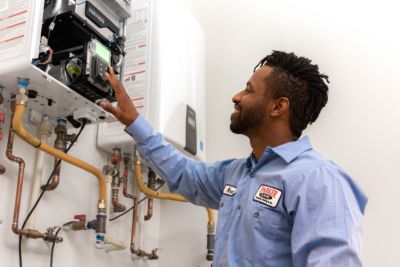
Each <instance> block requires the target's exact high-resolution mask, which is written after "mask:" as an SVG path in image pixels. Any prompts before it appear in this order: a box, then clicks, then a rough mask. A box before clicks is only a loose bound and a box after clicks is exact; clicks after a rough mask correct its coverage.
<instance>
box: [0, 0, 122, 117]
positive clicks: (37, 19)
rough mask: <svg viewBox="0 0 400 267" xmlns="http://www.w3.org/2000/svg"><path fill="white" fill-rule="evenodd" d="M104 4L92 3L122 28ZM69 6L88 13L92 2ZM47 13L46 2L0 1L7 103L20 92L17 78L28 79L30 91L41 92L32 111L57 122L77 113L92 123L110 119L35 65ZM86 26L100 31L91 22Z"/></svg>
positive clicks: (0, 71)
mask: <svg viewBox="0 0 400 267" xmlns="http://www.w3.org/2000/svg"><path fill="white" fill-rule="evenodd" d="M102 1H103V0H90V3H91V4H93V5H95V6H97V7H99V8H101V11H102V12H103V15H104V16H105V17H107V18H108V19H109V20H111V21H112V22H113V23H115V24H116V25H118V26H119V22H120V18H119V17H118V16H117V15H116V13H115V12H114V11H113V10H112V9H110V8H109V7H107V6H105V5H104V3H103V2H102ZM68 3H71V5H76V12H80V13H84V12H85V11H84V8H85V5H83V4H85V3H89V1H80V3H79V4H77V2H76V1H70V2H68ZM43 9H44V0H3V1H0V57H1V64H0V86H1V87H4V88H5V91H4V97H5V100H6V101H9V99H10V95H11V94H12V93H16V92H17V90H18V86H17V77H21V78H28V79H30V84H29V87H28V89H32V90H34V91H35V92H37V97H36V98H35V99H31V100H30V101H28V104H27V105H28V107H29V108H30V109H32V110H35V111H37V112H39V113H40V114H42V115H47V116H48V117H49V118H50V119H52V120H53V121H54V120H56V119H59V118H65V117H67V116H70V115H73V114H74V113H76V112H81V113H82V112H84V113H86V114H89V117H90V118H91V122H92V123H97V122H99V121H102V120H104V119H106V117H107V116H108V115H107V114H106V112H104V111H103V110H102V109H101V108H100V107H99V106H98V105H96V104H95V103H93V101H90V100H88V99H87V98H85V97H82V95H80V94H79V93H77V92H76V91H74V90H72V89H71V88H70V87H68V86H67V85H66V84H64V83H63V82H61V81H59V80H57V79H56V78H54V77H52V76H51V75H50V74H49V73H46V72H45V71H43V70H41V69H40V68H38V67H37V66H35V65H34V64H32V60H33V59H35V58H38V55H39V50H40V49H39V46H40V43H41V36H42V33H41V31H42V22H43V21H42V20H43V12H44V11H43ZM57 15H58V14H57ZM56 18H57V16H56ZM53 22H55V28H56V29H57V27H58V22H57V21H56V20H55V19H54V21H53ZM85 23H86V25H89V26H93V27H96V25H95V24H94V23H93V22H92V21H90V20H87V21H86V22H85ZM53 27H54V26H53ZM121 28H122V27H121ZM99 31H102V30H99ZM68 34H70V33H68ZM106 37H107V38H111V37H112V36H111V35H110V36H106ZM54 38H55V37H53V39H54ZM55 52H59V51H55ZM6 106H8V105H6Z"/></svg>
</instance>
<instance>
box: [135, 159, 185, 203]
mask: <svg viewBox="0 0 400 267" xmlns="http://www.w3.org/2000/svg"><path fill="white" fill-rule="evenodd" d="M134 161H135V162H134V172H135V180H136V183H137V185H138V187H139V189H140V191H141V192H143V193H144V194H145V195H146V196H148V197H153V198H158V199H169V200H175V201H180V202H187V200H186V199H185V198H184V197H183V196H181V195H178V194H166V193H160V192H157V191H154V190H151V189H150V188H148V187H147V186H146V185H145V184H144V182H143V179H142V167H141V165H142V163H141V162H140V159H139V155H138V152H135V156H134Z"/></svg>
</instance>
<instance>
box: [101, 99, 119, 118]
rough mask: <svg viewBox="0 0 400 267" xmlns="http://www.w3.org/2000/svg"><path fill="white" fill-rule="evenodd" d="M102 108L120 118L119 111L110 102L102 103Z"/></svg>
mask: <svg viewBox="0 0 400 267" xmlns="http://www.w3.org/2000/svg"><path fill="white" fill-rule="evenodd" d="M99 105H100V107H102V108H103V109H104V110H105V111H108V112H110V113H111V114H113V115H114V116H115V117H117V118H118V116H119V111H118V109H116V108H115V107H114V106H113V105H112V104H111V103H110V102H108V101H101V102H100V103H99Z"/></svg>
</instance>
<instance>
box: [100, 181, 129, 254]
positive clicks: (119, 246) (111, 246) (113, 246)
mask: <svg viewBox="0 0 400 267" xmlns="http://www.w3.org/2000/svg"><path fill="white" fill-rule="evenodd" d="M105 181H106V196H107V198H106V216H107V222H106V235H105V237H104V241H105V243H106V247H105V250H106V252H112V251H116V250H123V249H125V248H126V245H125V244H124V243H123V242H122V241H117V240H114V239H112V238H110V236H109V235H108V231H109V227H108V225H109V222H108V220H109V219H110V210H111V182H112V175H110V174H107V175H105Z"/></svg>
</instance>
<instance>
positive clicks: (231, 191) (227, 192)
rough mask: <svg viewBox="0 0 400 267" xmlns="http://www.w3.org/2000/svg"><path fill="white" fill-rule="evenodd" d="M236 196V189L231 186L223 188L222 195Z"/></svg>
mask: <svg viewBox="0 0 400 267" xmlns="http://www.w3.org/2000/svg"><path fill="white" fill-rule="evenodd" d="M235 194H236V187H234V186H232V185H229V184H227V185H225V187H224V195H227V196H233V195H235Z"/></svg>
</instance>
